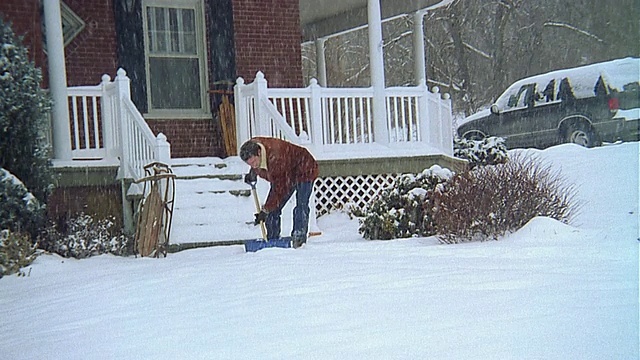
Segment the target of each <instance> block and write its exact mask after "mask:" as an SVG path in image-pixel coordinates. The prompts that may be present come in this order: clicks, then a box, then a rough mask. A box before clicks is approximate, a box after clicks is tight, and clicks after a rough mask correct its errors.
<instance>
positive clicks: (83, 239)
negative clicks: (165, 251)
mask: <svg viewBox="0 0 640 360" xmlns="http://www.w3.org/2000/svg"><path fill="white" fill-rule="evenodd" d="M113 225H114V223H113V222H112V221H110V220H107V219H101V220H95V219H93V217H91V216H90V215H87V214H79V215H78V216H77V217H74V218H71V219H69V220H67V221H66V222H65V223H63V224H58V225H57V226H53V225H52V226H50V227H48V228H47V231H46V234H45V236H44V237H43V239H42V240H41V244H40V246H41V247H42V248H43V249H45V250H47V251H51V252H54V253H57V254H59V255H61V256H64V257H73V258H77V259H83V258H87V257H90V256H94V255H100V254H107V253H110V254H114V255H120V256H127V255H129V254H131V253H132V252H133V239H132V238H131V237H130V236H126V235H124V234H122V233H121V232H119V231H116V229H114V228H113Z"/></svg>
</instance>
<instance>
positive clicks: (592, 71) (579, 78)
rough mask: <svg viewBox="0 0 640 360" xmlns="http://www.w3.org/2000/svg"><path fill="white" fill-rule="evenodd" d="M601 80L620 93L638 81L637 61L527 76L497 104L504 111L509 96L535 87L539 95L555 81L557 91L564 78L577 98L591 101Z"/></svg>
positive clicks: (639, 72) (639, 60)
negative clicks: (599, 78) (539, 92)
mask: <svg viewBox="0 0 640 360" xmlns="http://www.w3.org/2000/svg"><path fill="white" fill-rule="evenodd" d="M600 76H602V77H603V79H604V81H605V83H606V84H607V86H608V87H609V88H610V89H616V90H618V91H622V90H623V87H624V85H626V84H629V83H633V82H639V81H640V59H638V58H631V57H628V58H624V59H616V60H611V61H605V62H600V63H595V64H590V65H585V66H579V67H574V68H569V69H562V70H555V71H551V72H548V73H544V74H540V75H535V76H530V77H527V78H524V79H521V80H518V81H516V82H514V83H513V84H512V85H511V86H509V88H507V90H505V91H504V92H503V93H502V95H500V97H498V99H497V100H496V104H497V105H498V106H499V107H500V108H503V107H505V106H506V104H507V102H508V101H509V96H511V95H512V94H513V93H514V92H517V91H518V90H519V89H520V88H521V87H522V85H526V84H531V83H536V91H542V90H544V88H545V87H546V86H547V84H548V83H549V82H550V81H551V80H554V79H555V81H556V87H558V86H559V84H560V81H561V80H562V79H564V78H568V79H569V83H570V84H571V89H572V90H573V94H574V96H575V97H576V98H578V99H580V98H586V97H591V96H593V95H594V86H595V84H596V82H597V81H598V77H600Z"/></svg>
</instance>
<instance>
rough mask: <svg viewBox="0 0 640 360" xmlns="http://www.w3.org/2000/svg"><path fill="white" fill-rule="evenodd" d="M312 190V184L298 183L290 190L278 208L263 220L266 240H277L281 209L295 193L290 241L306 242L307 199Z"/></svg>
mask: <svg viewBox="0 0 640 360" xmlns="http://www.w3.org/2000/svg"><path fill="white" fill-rule="evenodd" d="M312 190H313V182H311V181H310V182H304V183H298V184H296V186H295V187H294V188H293V189H291V191H290V192H289V194H287V196H285V197H284V199H283V200H282V202H281V203H280V206H279V207H278V208H277V209H275V210H273V211H271V212H269V215H267V219H266V220H265V226H266V228H267V239H269V240H272V239H279V238H280V231H281V215H282V208H283V207H284V206H285V205H286V203H287V202H288V201H289V199H290V198H291V195H293V193H294V191H295V193H296V207H295V208H294V209H293V230H292V231H291V237H292V239H294V240H296V239H298V240H303V241H305V240H307V232H308V231H309V198H310V197H311V191H312Z"/></svg>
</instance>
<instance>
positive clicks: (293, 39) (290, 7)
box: [233, 0, 302, 87]
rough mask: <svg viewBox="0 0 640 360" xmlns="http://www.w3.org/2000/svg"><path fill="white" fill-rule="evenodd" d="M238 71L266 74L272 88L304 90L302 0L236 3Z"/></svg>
mask: <svg viewBox="0 0 640 360" xmlns="http://www.w3.org/2000/svg"><path fill="white" fill-rule="evenodd" d="M233 23H234V31H235V39H234V41H235V46H236V71H237V74H238V76H241V77H243V78H244V79H245V81H246V82H247V83H249V82H251V81H253V79H254V78H255V74H256V72H257V71H258V70H259V71H262V72H263V73H264V74H265V78H266V79H267V81H268V82H269V87H302V60H301V56H302V55H301V50H300V41H301V35H300V8H299V5H298V0H233Z"/></svg>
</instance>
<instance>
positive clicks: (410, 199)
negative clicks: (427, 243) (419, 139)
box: [355, 165, 453, 240]
mask: <svg viewBox="0 0 640 360" xmlns="http://www.w3.org/2000/svg"><path fill="white" fill-rule="evenodd" d="M452 175H453V173H452V172H451V171H449V170H448V169H443V168H441V167H440V166H438V165H434V166H432V167H431V168H429V169H426V170H424V171H423V172H422V173H420V174H418V175H411V174H405V175H402V176H400V177H399V178H398V180H397V181H396V183H395V185H394V186H392V187H389V188H387V189H384V190H382V192H381V193H380V195H379V196H378V197H376V198H375V199H374V200H373V201H372V203H371V205H370V206H369V207H367V209H365V211H364V212H363V213H355V215H356V216H360V217H363V219H361V220H360V228H359V232H360V233H361V234H362V236H363V237H364V238H365V239H376V240H389V239H396V238H407V237H411V236H429V235H433V234H434V224H433V221H432V213H431V212H432V207H431V203H432V201H431V199H432V198H433V194H434V193H436V192H438V191H440V186H441V184H443V183H444V182H446V181H447V180H448V179H449V178H450V177H451V176H452Z"/></svg>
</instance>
